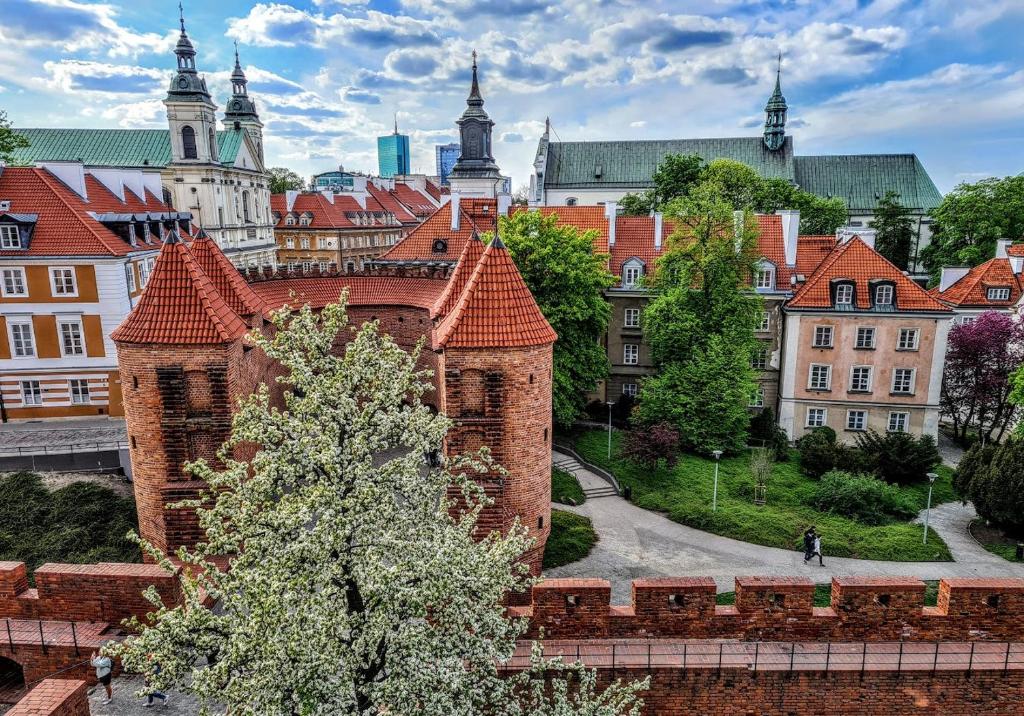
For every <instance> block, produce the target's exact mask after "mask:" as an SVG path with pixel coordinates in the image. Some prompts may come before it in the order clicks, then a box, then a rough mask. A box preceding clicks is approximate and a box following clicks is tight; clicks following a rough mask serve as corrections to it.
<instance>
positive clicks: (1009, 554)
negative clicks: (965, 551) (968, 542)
mask: <svg viewBox="0 0 1024 716" xmlns="http://www.w3.org/2000/svg"><path fill="white" fill-rule="evenodd" d="M970 533H971V536H972V537H974V539H975V541H976V542H977V543H978V544H980V545H981V546H982V547H984V548H985V549H987V550H988V551H989V552H991V553H992V554H994V555H997V556H999V557H1002V558H1003V559H1005V560H1006V561H1007V562H1021V561H1024V560H1019V559H1017V541H1018V540H1015V539H1012V538H1011V537H1009V536H1007V535H1006V534H1005V533H1004V532H1003V531H1002V530H1001V529H999V528H998V527H994V526H992V525H988V524H986V523H985V520H983V519H981V518H979V519H976V520H974V521H973V522H972V523H971V526H970Z"/></svg>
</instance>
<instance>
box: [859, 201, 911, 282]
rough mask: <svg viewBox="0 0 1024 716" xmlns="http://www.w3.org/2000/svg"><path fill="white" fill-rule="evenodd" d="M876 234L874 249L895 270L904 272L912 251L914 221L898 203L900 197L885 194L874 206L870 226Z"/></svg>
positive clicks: (908, 264)
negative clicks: (895, 268) (892, 265)
mask: <svg viewBox="0 0 1024 716" xmlns="http://www.w3.org/2000/svg"><path fill="white" fill-rule="evenodd" d="M870 226H871V228H872V229H875V230H876V231H877V232H878V235H877V236H876V238H875V249H876V250H877V251H878V253H880V254H882V256H884V257H885V258H887V259H889V261H891V262H892V263H893V264H895V265H896V267H897V268H899V269H902V270H904V271H905V270H906V269H907V268H909V266H910V257H911V254H912V253H913V251H914V219H913V218H912V217H911V216H910V213H909V212H908V211H907V208H906V207H905V206H903V204H901V203H900V195H899V194H898V193H896V192H894V191H887V192H885V196H883V197H882V198H881V199H879V200H878V204H877V205H876V206H875V218H874V221H872V222H871V224H870Z"/></svg>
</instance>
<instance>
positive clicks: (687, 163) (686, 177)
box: [620, 154, 704, 216]
mask: <svg viewBox="0 0 1024 716" xmlns="http://www.w3.org/2000/svg"><path fill="white" fill-rule="evenodd" d="M703 164H704V160H703V159H701V158H700V157H699V156H697V155H696V154H668V155H666V156H665V158H664V159H662V160H661V162H660V163H659V164H658V168H657V169H655V170H654V174H653V175H652V176H651V181H653V182H654V186H653V187H652V188H651V189H649V190H648V191H644V192H640V193H639V194H626V196H624V197H622V200H621V201H620V205H621V207H622V211H623V213H624V214H626V215H627V216H645V215H647V214H649V213H650V212H651V211H660V210H661V209H662V208H663V207H664V206H665V205H666V204H668V203H669V202H670V201H672V200H673V199H678V198H679V197H683V196H686V195H687V194H689V193H690V189H691V188H693V186H694V185H696V184H697V183H698V182H699V181H700V178H701V168H702V166H703Z"/></svg>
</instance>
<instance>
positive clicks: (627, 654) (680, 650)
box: [501, 641, 1024, 673]
mask: <svg viewBox="0 0 1024 716" xmlns="http://www.w3.org/2000/svg"><path fill="white" fill-rule="evenodd" d="M543 654H544V657H545V658H552V657H556V656H557V657H562V658H563V660H565V661H567V662H580V663H582V664H584V665H585V666H588V667H591V668H598V669H612V670H615V669H628V670H638V669H639V670H651V669H666V668H671V669H714V670H722V669H745V670H748V671H843V672H861V673H864V672H872V671H896V672H910V671H912V672H918V673H920V672H937V671H1004V672H1005V671H1009V670H1017V669H1024V643H1021V642H983V641H976V642H917V641H902V642H859V643H857V642H773V641H766V642H671V643H667V644H666V643H654V642H648V643H637V642H610V643H599V644H595V643H593V642H545V643H544V644H543ZM529 663H530V649H529V645H524V644H520V645H519V647H518V648H517V649H516V653H515V655H514V656H513V657H512V658H511V659H510V660H509V661H507V662H504V663H503V664H502V665H501V666H502V668H503V669H507V670H519V669H524V668H527V667H528V666H529Z"/></svg>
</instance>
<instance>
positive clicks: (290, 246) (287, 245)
mask: <svg viewBox="0 0 1024 716" xmlns="http://www.w3.org/2000/svg"><path fill="white" fill-rule="evenodd" d="M284 247H285V248H286V249H294V248H295V239H292V238H287V239H285V240H284Z"/></svg>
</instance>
